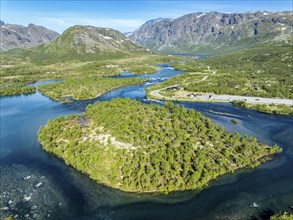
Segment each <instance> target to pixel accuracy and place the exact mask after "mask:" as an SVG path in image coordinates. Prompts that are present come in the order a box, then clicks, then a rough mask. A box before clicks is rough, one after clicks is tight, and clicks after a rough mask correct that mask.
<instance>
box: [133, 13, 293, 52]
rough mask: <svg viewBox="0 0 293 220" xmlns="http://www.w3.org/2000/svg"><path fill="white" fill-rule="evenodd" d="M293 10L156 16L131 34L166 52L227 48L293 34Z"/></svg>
mask: <svg viewBox="0 0 293 220" xmlns="http://www.w3.org/2000/svg"><path fill="white" fill-rule="evenodd" d="M292 30H293V17H292V12H291V13H290V12H267V11H257V12H245V13H221V12H209V13H206V12H196V13H192V14H187V15H183V16H181V17H179V18H176V19H154V20H150V21H148V22H146V23H145V24H143V25H142V26H141V27H140V28H138V29H137V30H136V31H134V32H133V34H131V35H130V36H129V38H130V39H131V40H133V41H134V42H136V43H138V44H139V45H142V46H145V47H147V48H149V49H152V50H155V51H159V52H166V53H170V52H171V53H172V52H174V53H198V52H204V53H206V52H209V51H218V52H221V51H223V52H227V51H231V50H235V49H240V48H243V47H247V46H252V45H254V44H256V43H259V42H260V41H268V40H280V39H286V38H287V37H288V36H290V35H291V34H292Z"/></svg>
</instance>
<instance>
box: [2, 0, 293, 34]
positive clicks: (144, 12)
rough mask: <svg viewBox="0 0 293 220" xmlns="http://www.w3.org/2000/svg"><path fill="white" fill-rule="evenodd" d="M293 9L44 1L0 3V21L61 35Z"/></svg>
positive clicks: (286, 1)
mask: <svg viewBox="0 0 293 220" xmlns="http://www.w3.org/2000/svg"><path fill="white" fill-rule="evenodd" d="M258 10H267V11H283V10H287V11H289V10H292V0H254V1H253V0H246V1H244V0H243V1H237V0H234V1H222V0H218V1H212V0H206V1H195V0H194V1H191V0H190V1H175V0H172V1H135V0H132V1H123V0H120V1H111V0H110V1H109V0H108V1H99V0H96V1H95V0H91V1H77V0H75V1H70V0H66V1H58V0H55V1H50V0H48V1H46V0H43V1H42V0H32V1H24V0H18V1H15V0H1V20H3V21H4V22H6V23H12V24H21V25H25V26H26V25H28V24H29V23H34V24H38V25H43V26H45V27H47V28H50V29H52V30H55V31H57V32H59V33H62V32H63V31H64V30H65V29H66V28H68V27H70V26H73V25H75V24H81V25H93V26H100V27H110V28H114V29H117V30H120V31H122V32H126V31H133V30H135V29H136V28H138V27H139V26H140V25H142V24H143V23H144V22H146V21H147V20H150V19H154V18H158V17H163V18H166V17H168V18H176V17H179V16H182V15H184V14H188V13H193V12H209V11H220V12H246V11H258Z"/></svg>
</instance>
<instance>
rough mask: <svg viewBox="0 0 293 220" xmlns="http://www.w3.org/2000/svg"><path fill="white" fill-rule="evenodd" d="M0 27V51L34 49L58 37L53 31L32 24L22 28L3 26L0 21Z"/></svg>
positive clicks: (9, 25) (12, 25)
mask: <svg viewBox="0 0 293 220" xmlns="http://www.w3.org/2000/svg"><path fill="white" fill-rule="evenodd" d="M0 25H1V28H0V36H1V43H0V51H6V50H10V49H14V48H31V47H35V46H37V45H40V44H42V43H47V42H50V41H52V40H54V39H55V38H57V37H58V36H59V34H58V33H57V32H55V31H52V30H49V29H47V28H45V27H42V26H37V25H34V24H29V25H28V26H27V27H24V26H21V25H16V24H5V23H4V22H3V21H0Z"/></svg>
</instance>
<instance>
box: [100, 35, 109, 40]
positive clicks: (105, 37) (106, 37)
mask: <svg viewBox="0 0 293 220" xmlns="http://www.w3.org/2000/svg"><path fill="white" fill-rule="evenodd" d="M98 35H99V36H101V37H103V38H104V39H106V40H113V38H112V37H108V36H104V35H102V34H98Z"/></svg>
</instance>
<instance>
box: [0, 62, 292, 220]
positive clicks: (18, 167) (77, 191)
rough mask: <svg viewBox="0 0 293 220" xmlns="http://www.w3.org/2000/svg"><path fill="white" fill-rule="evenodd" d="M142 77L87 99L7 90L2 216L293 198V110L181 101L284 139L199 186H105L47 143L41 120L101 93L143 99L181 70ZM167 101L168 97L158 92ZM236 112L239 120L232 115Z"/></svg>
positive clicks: (203, 209) (249, 205)
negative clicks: (272, 150) (269, 155)
mask: <svg viewBox="0 0 293 220" xmlns="http://www.w3.org/2000/svg"><path fill="white" fill-rule="evenodd" d="M160 67H161V69H160V70H159V71H158V72H157V73H156V74H153V75H139V76H133V75H131V74H129V73H123V74H122V75H121V76H118V77H144V78H148V79H149V81H148V82H146V83H144V84H142V85H135V86H127V87H123V88H119V89H115V90H113V91H110V92H108V93H105V94H104V95H102V96H100V97H98V98H95V99H92V100H86V101H75V102H72V103H69V104H61V103H59V102H55V101H52V100H50V99H49V98H47V97H46V96H43V95H41V94H40V93H39V92H36V93H35V94H32V95H27V96H23V95H22V96H15V97H2V98H0V106H1V118H0V122H1V148H0V150H1V155H0V156H1V164H0V171H1V176H0V181H1V192H0V193H1V194H0V197H1V198H0V204H1V210H0V218H2V217H4V216H7V215H12V216H15V217H16V218H17V217H18V219H54V220H55V219H267V218H268V216H269V215H271V214H272V213H276V212H278V211H280V210H281V211H287V212H291V213H292V210H291V209H290V208H289V206H290V205H291V206H292V205H293V172H292V168H293V135H292V134H293V117H292V116H281V115H267V114H262V113H258V112H255V111H253V110H248V109H242V108H239V107H235V106H232V105H231V104H229V103H188V102H178V103H177V104H180V105H182V106H184V107H186V108H193V109H195V110H196V111H200V112H201V113H203V114H204V115H206V116H207V117H209V118H210V119H211V120H212V121H214V122H215V123H218V124H220V125H222V126H224V127H225V129H227V130H228V131H231V132H236V131H237V132H239V133H241V134H248V135H253V136H255V137H256V138H257V139H258V140H259V141H261V142H263V143H266V144H270V145H273V144H275V143H276V144H278V145H279V146H281V147H282V148H283V152H282V153H281V154H279V155H277V156H276V157H275V159H274V160H272V161H270V162H267V163H265V164H262V165H261V166H259V167H257V168H256V169H253V170H252V169H248V170H239V171H237V172H235V173H234V174H229V175H225V176H222V177H221V178H219V179H218V180H216V181H213V182H212V183H211V185H210V186H209V187H208V188H206V189H204V190H202V191H201V192H196V191H189V192H176V193H171V194H169V195H141V194H134V193H124V192H121V191H119V190H114V189H110V188H107V187H104V186H101V185H99V184H97V183H95V182H94V181H92V180H90V179H89V178H88V177H87V176H85V175H83V174H81V173H79V172H78V171H76V170H74V169H73V168H71V167H69V166H67V165H66V164H65V163H64V162H63V161H61V160H59V159H57V158H56V157H54V156H52V155H50V154H48V153H46V152H44V151H42V150H41V148H40V146H39V144H38V141H37V132H38V129H39V127H40V126H43V125H45V124H46V122H47V121H48V120H49V119H53V118H56V117H57V116H61V115H68V114H76V113H81V112H83V111H84V109H85V107H86V106H87V105H88V104H90V103H94V102H97V101H105V100H110V99H112V98H115V97H122V98H125V97H128V98H131V99H137V100H140V101H142V102H143V103H146V104H147V103H150V101H149V100H147V99H145V91H144V89H145V87H147V86H149V85H151V84H154V83H158V82H160V81H164V80H166V79H168V78H169V77H171V76H174V75H177V74H181V73H182V72H180V71H176V70H174V69H172V68H170V67H169V66H168V65H160ZM153 102H155V103H158V104H161V103H162V102H160V101H156V100H153ZM232 118H234V119H236V120H237V121H238V122H239V123H238V124H237V125H235V124H233V123H231V119H232Z"/></svg>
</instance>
